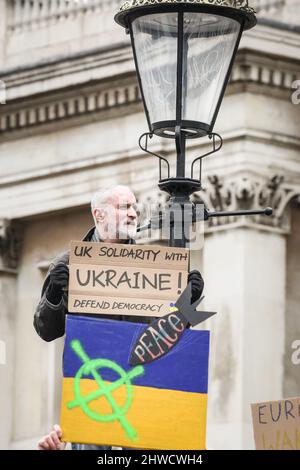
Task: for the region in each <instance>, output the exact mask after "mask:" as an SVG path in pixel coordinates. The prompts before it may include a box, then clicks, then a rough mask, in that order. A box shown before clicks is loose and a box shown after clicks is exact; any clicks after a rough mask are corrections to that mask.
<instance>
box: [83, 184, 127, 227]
mask: <svg viewBox="0 0 300 470" xmlns="http://www.w3.org/2000/svg"><path fill="white" fill-rule="evenodd" d="M120 189H121V190H122V189H123V190H124V189H126V190H129V191H131V189H130V188H129V186H125V185H122V184H118V185H116V186H113V187H112V188H103V189H100V190H99V191H96V192H95V193H94V194H93V195H92V198H91V210H92V215H93V218H94V220H95V217H94V214H93V211H94V209H96V208H97V207H101V208H103V207H104V206H105V204H106V203H107V201H108V199H109V198H110V196H111V195H112V194H113V193H114V192H115V191H116V190H120ZM95 223H96V220H95Z"/></svg>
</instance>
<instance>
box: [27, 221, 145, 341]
mask: <svg viewBox="0 0 300 470" xmlns="http://www.w3.org/2000/svg"><path fill="white" fill-rule="evenodd" d="M94 231H95V228H94V227H93V228H92V229H91V230H89V232H88V233H87V234H86V236H85V237H84V238H83V241H92V239H93V234H94ZM128 243H130V244H135V241H134V240H133V239H130V240H128ZM61 262H63V263H65V264H66V265H68V264H69V251H66V252H64V253H63V254H62V255H60V256H59V257H58V258H56V259H55V260H54V261H53V262H52V263H51V265H50V267H49V270H48V273H47V276H46V279H45V281H44V285H43V288H42V295H41V300H40V301H39V303H38V306H37V308H36V311H35V314H34V320H33V325H34V328H35V330H36V332H37V334H38V335H39V336H40V337H41V338H42V339H44V340H45V341H52V340H54V339H56V338H59V337H61V336H63V335H64V334H65V316H66V314H67V313H68V293H67V292H64V294H63V296H62V299H61V301H60V303H59V304H58V305H53V304H52V303H51V302H49V300H48V299H47V289H48V287H49V284H50V276H49V273H50V271H51V270H52V269H53V268H54V267H55V266H56V265H57V264H58V263H61ZM101 318H108V319H113V320H125V321H126V320H127V321H132V322H136V323H148V322H149V321H151V318H149V317H140V316H124V315H101Z"/></svg>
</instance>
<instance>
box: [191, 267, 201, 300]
mask: <svg viewBox="0 0 300 470" xmlns="http://www.w3.org/2000/svg"><path fill="white" fill-rule="evenodd" d="M188 282H191V284H192V298H191V303H192V304H193V303H194V302H196V300H198V299H200V297H201V295H202V292H203V288H204V281H203V278H202V276H201V274H200V272H199V271H197V270H196V269H194V270H193V271H191V272H190V273H189V275H188Z"/></svg>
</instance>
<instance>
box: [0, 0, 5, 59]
mask: <svg viewBox="0 0 300 470" xmlns="http://www.w3.org/2000/svg"><path fill="white" fill-rule="evenodd" d="M0 12H1V14H0V65H2V64H4V57H5V46H6V24H7V1H6V0H0Z"/></svg>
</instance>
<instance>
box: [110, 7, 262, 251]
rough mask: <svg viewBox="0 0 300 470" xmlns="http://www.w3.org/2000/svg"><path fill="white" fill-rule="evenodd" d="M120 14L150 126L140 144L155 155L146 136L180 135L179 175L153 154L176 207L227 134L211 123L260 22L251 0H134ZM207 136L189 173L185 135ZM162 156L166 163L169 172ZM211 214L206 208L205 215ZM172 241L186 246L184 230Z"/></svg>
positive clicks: (197, 184) (183, 202) (198, 183)
mask: <svg viewBox="0 0 300 470" xmlns="http://www.w3.org/2000/svg"><path fill="white" fill-rule="evenodd" d="M115 20H116V22H117V23H118V24H120V25H121V26H123V27H125V29H126V32H127V33H129V34H130V37H131V43H132V48H133V55H134V60H135V66H136V71H137V76H138V81H139V86H140V90H141V95H142V99H143V103H144V108H145V113H146V118H147V122H148V126H149V132H147V133H145V134H143V135H142V136H141V138H140V146H141V148H142V149H143V150H144V151H146V152H148V153H150V154H152V155H153V153H151V152H150V151H149V150H148V137H150V138H152V136H153V135H154V134H155V135H157V136H160V137H164V138H168V139H174V140H175V144H176V152H177V163H176V176H175V177H170V166H169V162H168V161H167V160H166V159H165V158H163V157H162V156H159V155H156V156H157V157H158V158H159V159H160V181H159V187H160V189H162V190H164V191H166V192H168V193H169V194H170V196H171V203H173V204H174V207H175V204H176V205H177V206H178V204H179V206H180V207H183V205H185V206H186V204H187V203H189V196H190V195H191V194H192V193H193V192H194V191H198V190H199V189H200V188H201V164H202V159H203V158H204V157H205V156H207V155H209V154H211V153H214V152H216V151H217V150H219V149H220V148H221V146H222V138H221V136H219V135H218V134H215V133H213V128H214V124H215V121H216V118H217V115H218V111H219V108H220V105H221V102H222V99H223V96H224V93H225V89H226V86H227V83H228V80H229V77H230V72H231V69H232V65H233V62H234V58H235V55H236V52H237V49H238V45H239V42H240V39H241V35H242V33H243V31H245V30H247V29H250V28H252V27H253V26H254V25H255V24H256V17H255V14H254V10H253V9H252V8H250V7H249V6H248V0H129V1H126V2H125V3H124V4H123V5H122V6H121V8H120V11H119V12H118V13H117V14H116V16H115ZM203 136H208V137H209V138H210V139H211V141H212V144H213V148H212V151H211V152H208V153H207V154H205V155H202V156H200V157H198V158H196V159H195V160H194V161H193V162H192V165H191V168H190V175H189V177H186V168H185V166H186V165H185V147H186V140H187V139H195V138H199V137H203ZM196 161H199V162H200V173H199V178H198V179H196V178H194V167H195V163H196ZM163 162H164V163H165V164H166V165H167V178H164V179H162V178H161V165H162V163H163ZM192 209H193V207H192ZM269 212H270V210H269V211H267V213H269ZM245 213H247V214H248V213H249V212H245ZM251 213H266V212H265V211H255V212H253V211H252V212H251ZM212 215H213V214H212V213H208V211H206V210H205V211H204V214H203V218H204V219H205V218H206V219H207V218H208V217H209V216H212ZM214 215H217V214H216V213H214ZM218 215H223V214H218ZM226 215H228V214H226ZM182 219H183V217H182ZM181 228H182V227H181ZM179 232H181V231H179ZM170 243H171V244H172V245H177V246H185V240H184V237H183V236H182V233H181V234H180V235H179V236H178V237H176V234H174V233H173V232H172V236H171V240H170Z"/></svg>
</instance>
